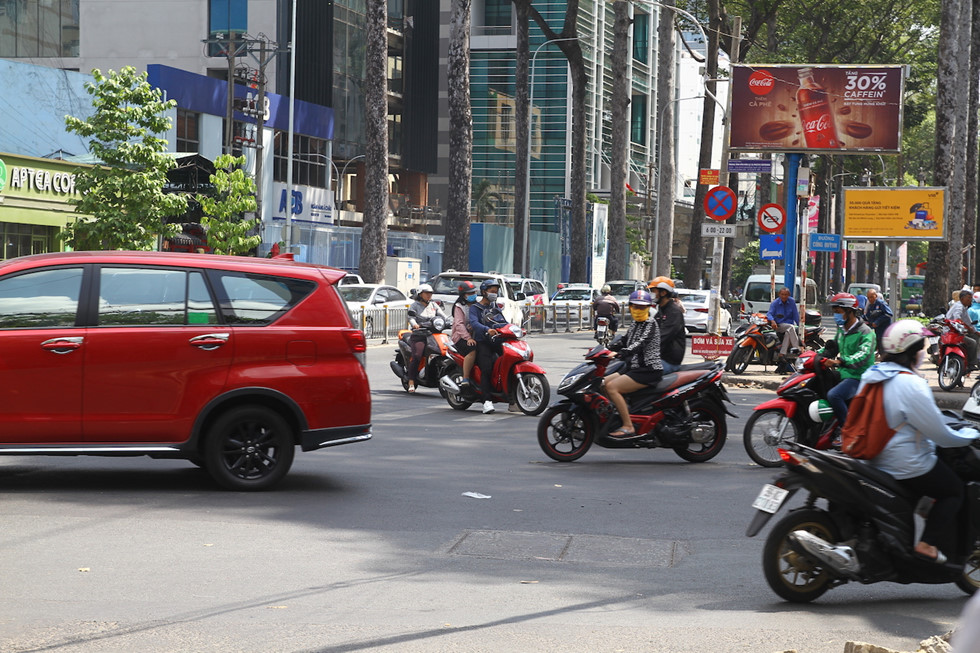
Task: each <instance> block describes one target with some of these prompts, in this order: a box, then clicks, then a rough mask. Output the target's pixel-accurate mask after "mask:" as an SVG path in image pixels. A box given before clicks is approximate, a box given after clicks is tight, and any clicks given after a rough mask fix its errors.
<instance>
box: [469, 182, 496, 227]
mask: <svg viewBox="0 0 980 653" xmlns="http://www.w3.org/2000/svg"><path fill="white" fill-rule="evenodd" d="M500 200H501V197H500V193H498V192H497V186H496V184H494V183H492V182H491V181H490V180H489V179H481V180H480V181H479V182H478V183H477V185H476V186H475V187H474V188H473V205H474V208H475V209H476V221H477V222H486V221H487V217H488V216H491V215H495V214H496V213H497V205H498V204H499V203H500Z"/></svg>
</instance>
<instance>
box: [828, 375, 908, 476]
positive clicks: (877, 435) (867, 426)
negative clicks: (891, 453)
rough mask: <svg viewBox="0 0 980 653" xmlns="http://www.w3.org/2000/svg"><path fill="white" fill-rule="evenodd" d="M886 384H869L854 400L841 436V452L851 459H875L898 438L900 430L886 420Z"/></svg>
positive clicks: (883, 382)
mask: <svg viewBox="0 0 980 653" xmlns="http://www.w3.org/2000/svg"><path fill="white" fill-rule="evenodd" d="M899 374H911V372H899ZM885 383H886V381H882V382H881V383H868V384H866V385H865V386H864V388H862V389H861V392H859V393H857V394H856V395H855V396H854V399H853V400H851V406H850V408H849V409H848V411H847V420H846V421H845V422H844V428H843V429H841V434H840V442H841V445H840V450H841V451H842V452H844V453H846V454H847V455H848V456H850V457H851V458H860V459H862V460H870V459H872V458H874V457H875V456H877V455H878V454H880V453H881V452H882V451H883V450H884V448H885V445H886V444H888V441H889V440H891V439H892V436H893V435H895V430H896V429H893V428H892V427H890V426H888V418H887V417H885ZM902 424H904V422H902ZM902 424H899V426H901V425H902Z"/></svg>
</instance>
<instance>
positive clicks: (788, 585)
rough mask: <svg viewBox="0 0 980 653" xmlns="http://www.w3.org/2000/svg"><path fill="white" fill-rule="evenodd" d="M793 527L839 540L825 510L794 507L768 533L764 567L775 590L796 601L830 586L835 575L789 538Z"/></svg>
mask: <svg viewBox="0 0 980 653" xmlns="http://www.w3.org/2000/svg"><path fill="white" fill-rule="evenodd" d="M793 531H807V532H809V533H813V534H814V535H816V536H817V537H819V538H822V539H824V540H826V541H827V542H830V543H831V544H836V543H837V542H838V540H839V539H840V535H839V534H838V532H837V526H836V525H835V524H834V522H833V521H832V520H831V519H830V516H829V515H827V513H825V512H823V511H822V510H808V509H805V510H794V511H793V512H791V513H789V514H788V515H786V516H785V517H783V518H782V519H781V520H780V521H779V522H777V523H776V525H775V526H773V527H772V531H771V532H770V533H769V537H767V538H766V545H765V547H764V548H763V550H762V571H763V573H764V574H765V576H766V582H767V583H768V584H769V587H771V588H772V591H773V592H775V593H776V594H778V595H779V596H780V597H782V598H784V599H786V600H787V601H792V602H793V603H809V602H810V601H813V600H814V599H817V598H819V597H820V596H822V595H823V593H824V592H826V591H827V590H829V589H830V584H831V581H832V580H833V576H831V575H830V573H829V572H828V571H827V570H826V569H824V568H823V567H821V566H820V565H819V564H816V563H814V562H812V561H811V560H810V559H809V558H808V557H806V556H804V555H802V554H801V553H798V552H797V551H796V550H794V549H793V547H792V546H791V545H790V542H789V535H790V533H792V532H793Z"/></svg>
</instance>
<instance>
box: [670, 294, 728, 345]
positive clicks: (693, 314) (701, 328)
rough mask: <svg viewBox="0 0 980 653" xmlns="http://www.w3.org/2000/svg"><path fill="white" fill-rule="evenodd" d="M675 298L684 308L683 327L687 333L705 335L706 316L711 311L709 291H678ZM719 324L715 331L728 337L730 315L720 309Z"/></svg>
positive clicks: (706, 326) (725, 310) (706, 329)
mask: <svg viewBox="0 0 980 653" xmlns="http://www.w3.org/2000/svg"><path fill="white" fill-rule="evenodd" d="M677 298H678V299H680V300H681V304H683V306H684V326H685V327H686V328H687V331H688V332H689V333H690V332H695V331H696V332H699V333H707V332H708V316H709V311H710V310H711V291H710V290H686V289H683V288H681V289H678V290H677ZM720 314H721V318H720V320H721V323H720V324H719V325H718V329H716V331H717V332H718V333H720V334H722V335H728V334H729V333H730V332H731V327H732V314H731V313H729V312H728V310H727V309H725V308H724V307H722V309H721V311H720Z"/></svg>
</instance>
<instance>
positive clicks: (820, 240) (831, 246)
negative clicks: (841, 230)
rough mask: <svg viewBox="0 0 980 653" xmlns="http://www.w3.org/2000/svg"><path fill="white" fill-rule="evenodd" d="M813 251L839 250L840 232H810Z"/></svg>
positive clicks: (811, 249)
mask: <svg viewBox="0 0 980 653" xmlns="http://www.w3.org/2000/svg"><path fill="white" fill-rule="evenodd" d="M810 251H811V252H839V251H840V235H839V234H810Z"/></svg>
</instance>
